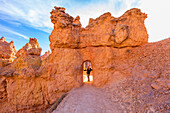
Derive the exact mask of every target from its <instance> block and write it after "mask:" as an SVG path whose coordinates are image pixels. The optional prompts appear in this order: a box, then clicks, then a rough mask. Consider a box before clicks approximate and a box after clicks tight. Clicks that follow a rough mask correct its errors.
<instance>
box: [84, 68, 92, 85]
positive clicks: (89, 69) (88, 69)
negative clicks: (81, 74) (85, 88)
mask: <svg viewBox="0 0 170 113" xmlns="http://www.w3.org/2000/svg"><path fill="white" fill-rule="evenodd" d="M84 71H87V72H86V73H87V78H88V82H90V72H91V71H92V69H91V68H89V66H87V69H85V70H84Z"/></svg>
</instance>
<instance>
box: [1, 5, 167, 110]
mask: <svg viewBox="0 0 170 113" xmlns="http://www.w3.org/2000/svg"><path fill="white" fill-rule="evenodd" d="M146 17H147V16H146V14H144V13H142V12H141V11H140V10H139V9H136V8H134V9H131V10H128V11H127V12H125V14H123V15H122V16H121V17H119V18H115V17H112V16H111V14H110V13H105V14H103V15H101V16H100V17H98V18H96V19H90V20H89V25H88V26H87V27H86V28H82V27H81V26H82V25H81V23H80V17H79V16H77V17H76V18H75V19H74V18H73V17H72V16H70V15H69V14H67V13H65V8H61V7H55V9H53V10H52V12H51V17H50V18H51V22H52V23H53V24H54V29H53V31H52V33H51V35H50V36H49V40H50V48H51V54H50V55H48V53H46V54H45V55H44V56H40V54H41V48H40V47H39V44H38V42H37V40H36V39H35V38H34V39H33V38H31V39H30V40H29V43H27V44H26V45H25V46H24V47H23V48H22V49H20V50H19V51H18V52H17V53H16V56H17V58H16V59H15V60H14V61H13V62H12V63H11V64H10V65H7V66H5V67H3V68H1V69H0V77H1V79H0V94H2V95H4V96H3V97H4V98H0V99H1V100H0V106H1V107H0V108H2V109H0V112H42V111H45V110H46V109H47V108H48V107H49V106H51V105H52V104H53V103H54V102H56V101H58V100H60V97H61V96H62V95H65V93H67V92H69V91H70V90H71V89H73V88H76V87H80V86H82V85H83V84H84V83H83V62H84V61H91V63H92V68H93V79H94V81H93V84H92V85H93V86H95V87H98V88H102V90H103V91H104V92H109V94H110V98H111V99H113V101H114V99H117V102H118V104H120V106H123V110H124V111H125V112H145V111H147V110H149V109H151V108H150V106H152V107H155V108H153V109H154V110H155V111H156V110H157V111H158V112H159V111H161V110H160V109H159V108H158V106H159V105H158V103H159V104H160V105H162V106H166V105H168V104H167V101H166V100H167V98H168V95H167V94H162V92H163V93H166V92H167V91H168V90H169V82H168V81H169V79H168V75H169V74H168V73H169V70H168V69H169V62H170V59H169V56H170V53H169V51H170V46H169V43H170V39H169V38H168V39H166V40H164V41H160V42H156V43H148V35H147V31H146V28H145V25H144V20H145V18H146ZM1 51H2V50H1ZM119 86H121V87H119ZM142 89H144V92H142ZM115 94H117V95H115ZM118 95H119V96H118ZM132 95H133V96H132ZM158 95H159V97H157V96H158ZM130 96H132V97H130ZM159 99H161V102H160V100H159ZM138 101H140V102H138ZM148 106H149V107H148ZM153 109H152V110H153ZM163 110H164V111H165V110H166V109H164V108H163Z"/></svg>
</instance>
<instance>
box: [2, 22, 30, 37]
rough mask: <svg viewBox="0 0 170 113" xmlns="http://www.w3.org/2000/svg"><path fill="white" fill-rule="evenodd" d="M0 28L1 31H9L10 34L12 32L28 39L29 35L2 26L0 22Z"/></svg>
mask: <svg viewBox="0 0 170 113" xmlns="http://www.w3.org/2000/svg"><path fill="white" fill-rule="evenodd" d="M0 28H1V31H3V32H8V33H11V34H14V35H17V36H20V37H23V38H24V39H27V40H28V39H29V37H27V36H25V35H23V34H20V33H18V32H15V31H13V30H11V29H10V28H8V27H5V26H3V25H1V24H0Z"/></svg>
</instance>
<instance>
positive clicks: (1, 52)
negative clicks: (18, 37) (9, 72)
mask: <svg viewBox="0 0 170 113" xmlns="http://www.w3.org/2000/svg"><path fill="white" fill-rule="evenodd" d="M15 54H16V49H15V46H14V42H13V41H11V42H10V43H8V42H7V41H5V37H1V39H0V67H4V66H6V65H8V64H10V63H11V62H13V60H14V58H15Z"/></svg>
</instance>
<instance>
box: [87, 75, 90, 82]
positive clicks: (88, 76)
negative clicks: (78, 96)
mask: <svg viewBox="0 0 170 113" xmlns="http://www.w3.org/2000/svg"><path fill="white" fill-rule="evenodd" d="M87 78H88V81H89V82H90V74H87Z"/></svg>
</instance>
